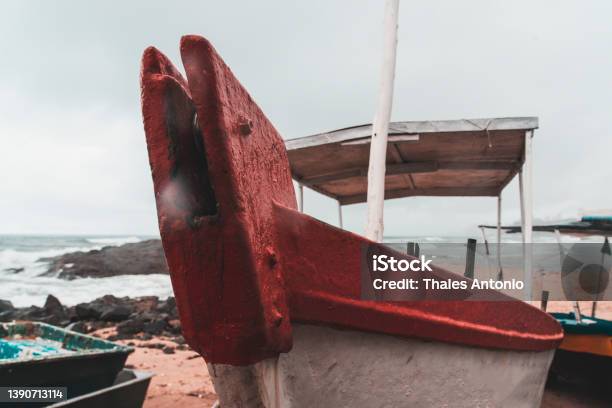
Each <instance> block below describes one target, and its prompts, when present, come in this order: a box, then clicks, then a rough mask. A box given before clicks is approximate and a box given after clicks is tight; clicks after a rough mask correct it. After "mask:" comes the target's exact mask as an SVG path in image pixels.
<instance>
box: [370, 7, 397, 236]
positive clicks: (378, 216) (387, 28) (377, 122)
mask: <svg viewBox="0 0 612 408" xmlns="http://www.w3.org/2000/svg"><path fill="white" fill-rule="evenodd" d="M398 13H399V0H387V2H386V4H385V20H384V38H383V63H382V68H381V72H380V89H379V94H378V107H377V110H376V116H375V117H374V123H373V125H372V142H371V143H370V162H369V168H368V223H367V226H366V237H368V238H369V239H371V240H372V241H377V242H380V241H382V239H383V230H384V222H383V211H384V204H385V170H386V160H387V133H388V132H389V121H390V120H391V106H392V104H393V81H394V79H395V53H396V49H397V17H398Z"/></svg>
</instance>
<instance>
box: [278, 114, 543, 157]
mask: <svg viewBox="0 0 612 408" xmlns="http://www.w3.org/2000/svg"><path fill="white" fill-rule="evenodd" d="M537 128H538V118H536V117H517V118H490V119H460V120H436V121H420V122H391V123H390V124H389V135H406V134H408V135H417V134H418V135H421V136H422V135H424V134H428V133H453V134H456V135H457V136H459V137H460V136H461V135H462V134H464V132H479V131H483V130H484V129H488V130H489V132H492V131H496V130H517V131H520V132H517V136H518V135H520V136H521V137H522V135H523V134H524V133H525V132H524V131H525V130H529V129H537ZM371 135H372V125H371V124H367V125H361V126H352V127H349V128H344V129H338V130H333V131H331V132H325V133H320V134H316V135H312V136H305V137H300V138H296V139H290V140H287V141H286V142H285V146H286V148H287V150H298V149H305V148H308V147H314V146H320V145H323V144H330V143H340V142H345V141H350V140H356V139H364V138H367V137H370V136H371Z"/></svg>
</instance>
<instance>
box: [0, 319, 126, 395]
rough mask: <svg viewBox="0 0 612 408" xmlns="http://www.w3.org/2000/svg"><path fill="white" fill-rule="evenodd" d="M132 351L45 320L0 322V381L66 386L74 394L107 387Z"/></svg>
mask: <svg viewBox="0 0 612 408" xmlns="http://www.w3.org/2000/svg"><path fill="white" fill-rule="evenodd" d="M133 351H134V350H133V349H132V348H131V347H127V346H121V345H118V344H115V343H111V342H109V341H105V340H102V339H98V338H96V337H92V336H87V335H84V334H81V333H76V332H72V331H69V330H65V329H62V328H59V327H55V326H51V325H48V324H45V323H34V322H12V323H0V384H1V385H2V386H5V387H8V386H12V387H51V386H56V387H66V390H67V395H66V396H64V397H63V398H66V397H67V398H74V397H78V396H80V395H83V394H87V393H91V392H96V391H100V390H101V389H104V388H106V387H109V386H111V385H112V384H113V382H114V381H115V378H116V376H117V373H119V372H120V371H121V370H122V369H123V366H124V364H125V360H126V359H127V357H128V355H129V354H130V353H131V352H133Z"/></svg>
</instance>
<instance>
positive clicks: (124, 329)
mask: <svg viewBox="0 0 612 408" xmlns="http://www.w3.org/2000/svg"><path fill="white" fill-rule="evenodd" d="M144 325H145V322H144V321H143V320H142V319H140V318H135V319H130V320H126V321H123V322H121V323H119V324H118V325H117V333H120V334H130V335H134V334H136V333H140V332H141V331H142V330H143V329H144Z"/></svg>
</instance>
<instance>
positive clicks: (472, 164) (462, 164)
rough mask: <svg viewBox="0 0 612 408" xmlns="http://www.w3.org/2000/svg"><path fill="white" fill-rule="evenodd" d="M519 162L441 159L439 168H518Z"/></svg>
mask: <svg viewBox="0 0 612 408" xmlns="http://www.w3.org/2000/svg"><path fill="white" fill-rule="evenodd" d="M518 167H519V163H517V162H515V161H473V160H471V161H441V162H438V168H439V169H442V170H516V169H518Z"/></svg>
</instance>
